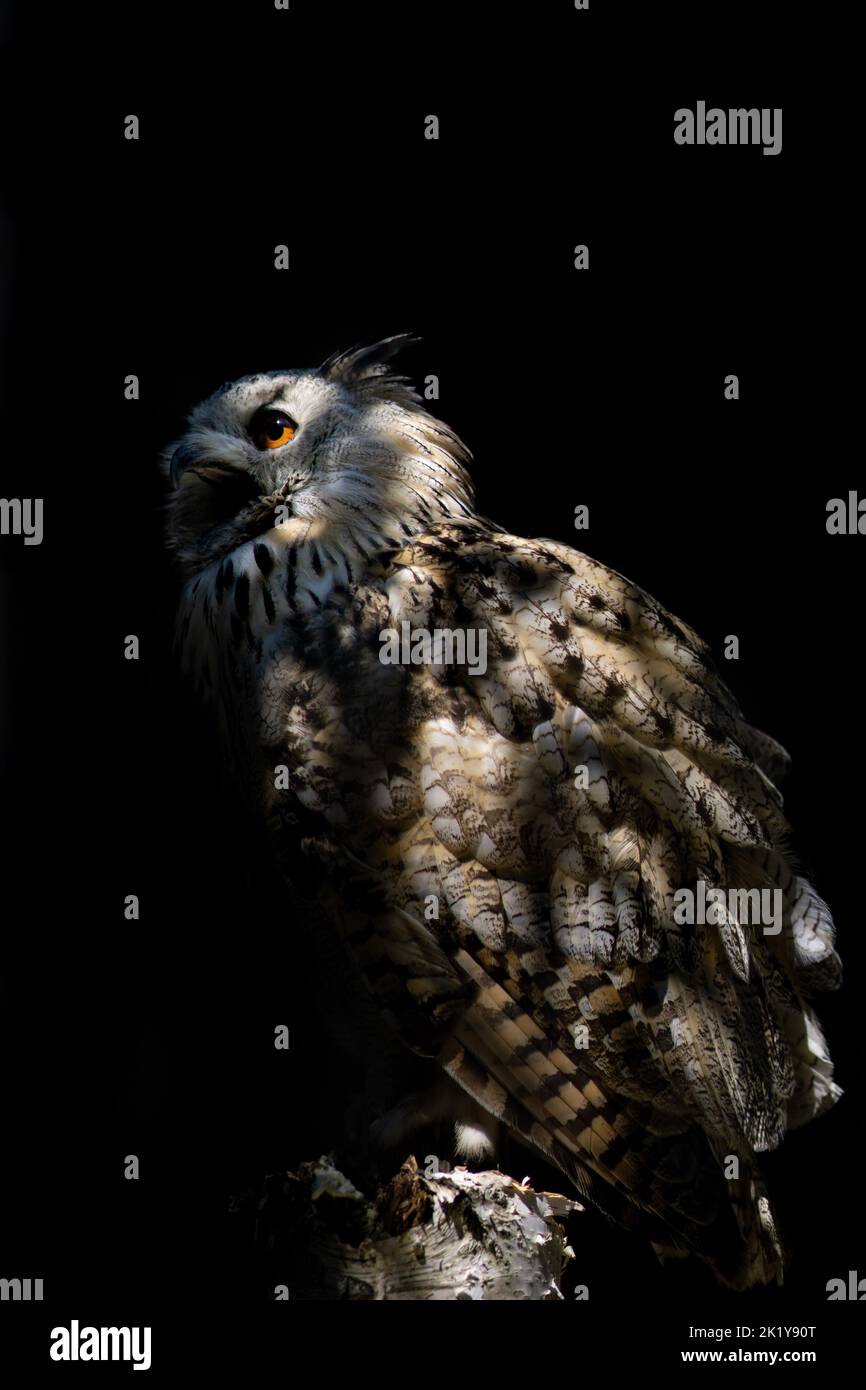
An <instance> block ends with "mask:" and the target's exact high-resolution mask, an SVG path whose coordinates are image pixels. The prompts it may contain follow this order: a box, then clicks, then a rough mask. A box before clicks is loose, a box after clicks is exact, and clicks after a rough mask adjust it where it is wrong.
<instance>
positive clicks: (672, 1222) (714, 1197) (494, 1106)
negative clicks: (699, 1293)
mask: <svg viewBox="0 0 866 1390" xmlns="http://www.w3.org/2000/svg"><path fill="white" fill-rule="evenodd" d="M458 1033H459V1038H456V1037H454V1038H451V1039H450V1040H449V1041H448V1043H446V1045H445V1047H444V1048H443V1049H442V1051H441V1053H440V1055H439V1059H438V1060H439V1062H440V1064H441V1065H442V1066H443V1067H444V1069H445V1071H446V1072H448V1074H449V1075H450V1076H451V1077H452V1078H453V1079H454V1080H455V1081H457V1082H458V1084H459V1085H460V1086H461V1087H463V1089H464V1090H466V1091H468V1092H469V1094H470V1095H471V1096H473V1097H474V1098H475V1100H476V1101H477V1102H478V1103H479V1104H480V1105H481V1106H482V1107H483V1108H484V1109H485V1110H488V1111H489V1112H490V1113H491V1114H493V1115H495V1116H496V1117H497V1118H498V1119H499V1120H501V1121H502V1122H503V1123H504V1124H505V1125H506V1127H507V1128H508V1129H509V1130H510V1131H511V1132H512V1133H513V1134H514V1135H515V1136H516V1137H518V1138H520V1139H522V1140H523V1141H524V1142H525V1143H526V1144H527V1145H528V1146H529V1147H530V1148H536V1149H540V1150H541V1152H542V1153H543V1154H544V1155H545V1156H546V1158H547V1159H548V1161H549V1162H551V1163H553V1164H554V1165H555V1166H556V1167H558V1168H559V1169H560V1170H561V1171H562V1172H563V1173H564V1174H565V1175H566V1177H568V1178H569V1179H570V1180H571V1182H572V1183H573V1184H574V1186H575V1188H576V1189H577V1191H578V1193H579V1194H580V1195H581V1196H582V1197H585V1198H587V1200H588V1201H590V1202H591V1203H592V1204H593V1205H594V1206H596V1207H598V1208H599V1209H600V1210H601V1211H602V1212H604V1214H605V1215H606V1216H608V1217H609V1218H610V1219H611V1220H612V1221H614V1222H615V1223H616V1224H617V1225H619V1226H622V1227H624V1228H625V1229H626V1230H629V1231H632V1232H633V1233H634V1234H637V1235H640V1236H641V1237H643V1238H644V1239H646V1240H647V1241H649V1242H650V1243H651V1244H652V1245H653V1246H654V1248H655V1249H656V1251H657V1253H659V1254H660V1255H662V1256H674V1255H676V1256H685V1255H689V1254H691V1255H697V1256H698V1257H699V1258H700V1259H701V1260H703V1261H704V1262H705V1263H706V1264H708V1265H709V1266H710V1267H711V1268H712V1270H713V1272H714V1273H715V1275H716V1277H717V1278H718V1279H719V1281H720V1282H721V1283H723V1284H727V1285H729V1286H730V1287H732V1288H737V1289H742V1288H746V1287H748V1286H749V1285H751V1284H761V1283H764V1284H766V1283H772V1282H774V1281H778V1282H781V1277H782V1268H783V1254H782V1250H781V1246H780V1243H779V1239H778V1236H777V1233H776V1227H775V1222H774V1220H773V1214H772V1211H771V1209H770V1204H769V1201H768V1199H767V1196H766V1192H765V1190H764V1187H763V1184H762V1182H761V1180H760V1177H759V1176H758V1174H757V1172H756V1170H755V1169H754V1168H753V1167H752V1164H751V1161H750V1160H746V1159H742V1160H739V1172H738V1176H737V1177H736V1178H731V1179H728V1178H726V1177H725V1176H724V1171H723V1162H722V1161H720V1160H719V1159H718V1158H717V1157H716V1156H715V1155H714V1154H713V1153H712V1151H711V1149H710V1146H709V1144H708V1142H707V1140H706V1137H705V1136H704V1134H703V1133H702V1132H701V1131H700V1130H699V1129H697V1128H696V1127H692V1128H690V1129H688V1130H686V1131H685V1132H683V1133H681V1134H679V1135H670V1134H660V1135H653V1134H649V1133H646V1132H639V1131H638V1130H637V1129H635V1131H634V1132H633V1133H632V1134H631V1135H626V1134H623V1135H621V1139H620V1141H618V1143H619V1148H620V1150H621V1152H622V1151H623V1150H627V1151H628V1152H629V1153H630V1154H631V1155H632V1158H631V1160H629V1164H628V1166H629V1168H630V1169H631V1175H632V1182H631V1183H630V1184H626V1182H624V1181H623V1180H622V1178H621V1176H620V1175H619V1174H620V1173H621V1172H622V1169H621V1167H619V1170H618V1172H614V1171H613V1168H612V1167H611V1163H612V1161H613V1151H612V1150H610V1149H607V1151H606V1148H605V1144H604V1143H597V1142H591V1143H590V1144H589V1147H588V1148H587V1149H584V1150H582V1149H580V1146H579V1145H578V1144H576V1143H575V1142H574V1140H573V1139H572V1138H571V1136H569V1135H568V1134H567V1131H565V1130H564V1129H563V1127H562V1125H561V1124H557V1123H555V1122H554V1120H553V1117H552V1116H551V1115H550V1114H549V1113H546V1112H545V1109H544V1106H543V1103H541V1102H539V1099H538V1097H537V1096H534V1095H533V1094H532V1092H531V1091H529V1090H526V1089H525V1088H524V1087H515V1085H514V1079H513V1077H512V1078H509V1077H508V1076H507V1073H504V1072H503V1068H502V1065H501V1063H500V1061H499V1059H498V1058H497V1057H496V1056H495V1055H494V1052H493V1050H492V1049H491V1047H490V1045H489V1038H488V1037H487V1036H486V1033H485V1029H484V1026H483V1024H482V1023H481V1022H480V1021H479V1020H475V1026H473V1022H472V1020H471V1019H470V1018H469V1017H465V1018H464V1019H463V1020H462V1021H461V1024H460V1027H459V1029H458ZM515 1090H516V1091H517V1092H519V1094H515ZM586 1138H587V1140H588V1141H589V1139H590V1135H589V1132H587V1135H586ZM614 1166H615V1167H616V1166H617V1165H614Z"/></svg>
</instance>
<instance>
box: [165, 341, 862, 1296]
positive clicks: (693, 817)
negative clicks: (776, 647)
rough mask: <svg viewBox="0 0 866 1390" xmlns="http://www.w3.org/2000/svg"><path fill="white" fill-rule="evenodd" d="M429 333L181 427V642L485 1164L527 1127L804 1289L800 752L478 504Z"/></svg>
mask: <svg viewBox="0 0 866 1390" xmlns="http://www.w3.org/2000/svg"><path fill="white" fill-rule="evenodd" d="M405 341H406V338H405V337H395V338H390V339H386V340H385V341H384V342H381V343H378V344H376V345H375V346H372V347H362V348H355V349H353V350H351V351H349V352H345V353H338V354H335V355H333V356H332V357H330V358H328V359H327V360H326V361H325V362H324V363H323V364H322V366H321V367H319V368H317V369H309V370H298V371H286V372H273V373H265V374H262V375H258V376H251V377H245V378H243V379H241V380H239V381H237V382H234V383H229V384H227V385H226V386H224V387H223V388H222V389H221V390H219V391H217V392H216V393H215V394H214V395H213V396H212V397H211V398H210V399H209V400H207V401H205V402H204V403H203V404H201V405H199V406H198V407H197V408H196V409H195V410H194V411H193V412H192V414H191V416H190V418H189V422H188V428H187V431H186V433H185V435H184V436H183V438H182V439H181V440H180V441H179V442H178V443H176V444H174V445H172V446H170V448H169V449H168V450H166V453H165V456H164V465H165V470H166V472H167V474H168V475H169V477H170V480H171V484H172V489H171V492H170V495H169V501H168V514H167V525H168V542H169V545H170V548H171V550H172V551H173V552H174V555H175V557H176V559H177V562H178V564H179V566H180V569H181V573H182V583H183V590H182V598H181V610H180V618H179V640H180V641H181V643H182V646H183V651H184V659H185V663H186V665H187V667H188V668H189V670H190V671H191V672H192V674H193V676H194V678H195V680H196V682H197V684H198V685H199V687H200V689H201V691H202V694H203V696H204V697H205V698H206V699H207V700H208V701H209V702H210V704H211V706H212V708H213V709H214V711H215V714H216V717H217V720H218V723H219V727H220V729H221V732H222V735H223V737H224V740H225V748H226V756H227V758H228V759H229V760H230V762H231V764H232V766H233V767H234V769H235V771H236V772H237V774H238V777H239V779H240V781H241V782H242V784H243V787H244V788H245V789H246V791H247V793H248V794H249V797H250V798H251V800H252V802H253V803H254V804H255V805H256V806H257V807H258V808H259V810H260V812H261V813H263V815H264V818H265V820H266V822H267V825H268V827H269V829H270V832H271V834H272V836H273V843H274V845H275V848H276V849H277V852H278V857H279V858H280V859H281V861H282V862H283V863H284V864H285V866H286V872H287V874H288V876H289V878H291V877H292V875H293V873H294V872H295V870H294V869H293V867H292V866H293V865H298V864H306V865H314V866H316V867H317V876H316V878H315V885H316V886H315V893H314V895H315V899H316V908H317V911H318V912H319V914H320V919H321V920H322V921H323V922H324V921H327V923H328V924H329V929H330V930H333V932H334V934H335V938H336V939H338V940H339V942H340V943H341V950H342V949H343V948H345V950H346V952H348V956H349V958H350V959H351V960H352V961H353V962H354V963H355V966H356V967H357V978H358V980H359V982H361V988H362V990H364V991H369V996H368V998H372V999H373V1000H375V1003H376V1005H377V1008H378V1009H379V1010H381V1014H382V1016H383V1017H384V1018H386V1019H387V1020H388V1023H389V1024H390V1025H391V1026H393V1028H394V1029H395V1030H396V1032H397V1034H398V1035H399V1037H400V1038H401V1039H402V1041H403V1042H404V1043H405V1044H406V1046H407V1047H408V1048H409V1049H412V1050H414V1051H415V1052H416V1053H418V1054H420V1055H421V1056H423V1057H426V1058H433V1059H435V1061H436V1063H438V1068H436V1069H435V1070H436V1073H437V1075H443V1074H444V1075H446V1076H447V1077H449V1078H451V1080H450V1081H445V1082H444V1083H443V1084H444V1085H445V1087H446V1088H447V1091H448V1094H449V1095H450V1096H452V1097H453V1103H454V1110H453V1115H454V1119H455V1122H456V1134H457V1141H458V1151H459V1150H460V1146H462V1151H463V1152H464V1153H467V1154H470V1155H471V1156H473V1157H475V1158H477V1157H484V1156H489V1154H490V1152H491V1151H492V1146H493V1144H494V1142H495V1132H496V1126H497V1125H500V1124H501V1125H505V1126H506V1127H507V1131H509V1132H510V1133H511V1134H513V1135H514V1136H516V1137H517V1138H518V1139H519V1140H520V1141H521V1142H523V1143H525V1144H527V1145H529V1146H537V1148H538V1149H540V1150H541V1151H543V1153H544V1154H545V1156H546V1157H547V1159H548V1160H549V1161H551V1162H552V1163H554V1164H555V1165H557V1166H558V1167H559V1168H560V1169H561V1170H562V1171H563V1172H564V1173H565V1174H567V1175H568V1177H569V1178H570V1179H571V1180H572V1181H573V1183H574V1184H575V1185H576V1187H577V1189H578V1191H579V1192H580V1193H581V1194H582V1195H584V1196H585V1197H587V1198H588V1199H589V1200H591V1201H592V1202H593V1203H595V1204H596V1205H597V1206H598V1207H600V1208H601V1209H602V1210H603V1211H604V1212H606V1213H607V1214H608V1215H609V1216H610V1217H611V1218H613V1219H615V1220H617V1221H619V1222H620V1223H622V1224H624V1225H625V1226H627V1227H629V1228H632V1229H634V1230H635V1231H638V1232H641V1233H643V1235H644V1236H645V1237H646V1238H647V1239H649V1240H650V1241H651V1242H652V1244H653V1245H654V1246H655V1248H656V1249H657V1251H658V1252H659V1253H661V1254H663V1255H664V1254H679V1255H685V1254H690V1253H693V1254H696V1255H698V1256H700V1257H701V1258H702V1259H704V1260H705V1261H706V1262H707V1263H708V1264H710V1265H711V1267H712V1268H713V1269H714V1270H715V1272H716V1274H717V1276H718V1277H719V1278H720V1279H721V1280H722V1281H723V1282H725V1283H727V1284H729V1285H732V1286H734V1287H745V1286H747V1285H749V1284H753V1283H760V1282H769V1281H771V1280H773V1279H778V1278H780V1276H781V1271H782V1264H783V1260H782V1254H781V1248H780V1243H779V1239H778V1236H777V1233H776V1229H775V1223H774V1218H773V1212H772V1208H771V1205H770V1202H769V1199H768V1196H767V1194H766V1191H765V1188H764V1185H763V1183H762V1180H761V1176H760V1171H759V1166H758V1165H759V1160H758V1158H757V1157H756V1156H757V1155H760V1154H761V1153H762V1152H764V1151H766V1150H770V1149H773V1148H775V1147H776V1146H777V1145H778V1144H779V1142H780V1141H781V1139H782V1137H783V1135H784V1134H785V1132H786V1131H787V1130H788V1129H790V1128H793V1127H795V1126H797V1125H801V1124H803V1123H804V1122H805V1121H807V1120H810V1119H812V1118H813V1117H814V1116H816V1115H819V1114H821V1113H822V1112H823V1111H825V1110H827V1109H828V1107H830V1106H831V1105H832V1104H833V1103H834V1101H835V1100H836V1098H837V1096H838V1095H839V1089H838V1087H837V1086H836V1084H835V1083H834V1081H833V1078H832V1065H831V1062H830V1058H829V1056H828V1053H827V1048H826V1046H825V1042H824V1039H823V1036H822V1033H821V1029H820V1026H819V1024H818V1022H817V1020H816V1017H815V1014H814V1012H813V1009H812V1005H811V1003H810V999H811V997H812V994H813V992H814V991H816V990H820V989H825V988H832V987H834V986H835V985H837V984H838V981H839V974H840V966H839V960H838V957H837V955H836V953H835V951H834V945H833V943H834V931H833V923H832V918H831V915H830V912H829V910H828V908H827V906H826V905H825V903H824V902H822V900H821V898H820V897H819V896H818V895H817V893H816V892H815V890H814V889H813V888H812V886H811V885H810V884H809V883H808V882H807V881H806V880H805V879H804V878H803V877H801V876H800V875H799V874H798V873H797V871H796V868H795V867H794V866H793V864H792V862H791V860H790V858H789V856H788V854H787V853H786V848H785V845H786V836H787V827H786V822H785V817H784V815H783V811H782V798H781V796H780V794H779V792H778V790H777V785H778V783H779V781H780V778H781V775H782V773H783V772H784V770H785V766H786V763H787V756H786V754H785V752H784V750H783V749H782V748H781V747H780V746H779V745H778V744H777V743H775V742H774V741H773V740H772V739H771V738H770V737H768V736H767V735H766V734H763V733H760V732H759V731H757V730H756V729H754V728H751V727H750V726H749V725H748V724H747V723H746V722H745V721H744V719H743V717H742V715H741V714H740V711H739V709H738V707H737V704H736V702H735V700H734V699H733V697H732V695H731V693H730V692H729V691H728V690H727V688H726V687H725V685H724V684H723V683H722V681H721V680H720V679H719V677H718V675H717V674H716V672H715V670H714V668H713V665H712V662H711V659H710V656H709V653H708V650H707V648H706V646H705V645H704V643H703V642H702V641H701V639H700V638H699V637H698V636H697V635H696V633H695V632H693V631H692V630H691V629H690V628H689V627H688V626H686V624H685V623H683V622H680V621H679V620H678V619H676V618H674V617H672V616H671V614H670V613H668V612H667V611H666V610H665V609H664V608H662V607H661V606H660V605H659V604H658V603H656V601H655V600H654V599H653V598H651V597H650V595H649V594H647V593H645V592H644V591H643V590H642V589H639V588H637V587H636V586H635V585H634V584H632V583H631V582H629V581H628V580H627V579H624V578H623V577H622V576H621V575H620V574H617V573H616V572H615V571H613V570H610V569H608V568H606V567H605V566H604V565H603V564H600V563H599V562H598V561H596V560H593V559H590V558H589V557H588V556H586V555H582V554H580V553H579V552H577V551H575V550H572V549H571V548H570V547H569V546H566V545H561V544H559V543H557V542H554V541H549V540H524V539H521V538H519V537H517V536H513V535H509V534H507V533H506V532H504V531H503V530H502V529H501V528H500V527H498V526H496V525H495V524H494V523H492V522H490V521H489V520H487V519H486V518H485V517H484V516H483V515H482V514H481V513H479V512H478V511H477V510H476V506H475V501H474V496H473V489H472V484H471V482H470V478H469V474H468V471H467V464H468V461H469V457H470V456H469V454H468V451H467V449H466V448H465V446H464V445H463V444H462V443H461V441H460V440H459V439H458V438H457V436H456V435H455V434H454V433H453V432H452V431H451V430H450V429H449V428H447V426H446V425H445V424H443V423H442V422H441V421H439V420H438V419H435V418H434V417H433V416H431V415H430V414H429V413H428V412H427V411H426V410H425V409H424V408H423V407H422V405H421V403H420V400H419V397H418V395H417V394H416V392H415V391H414V390H413V389H412V387H411V385H410V383H409V381H408V380H407V378H406V377H405V376H402V375H400V374H398V373H396V372H395V371H394V370H393V367H392V365H391V363H392V358H393V356H394V354H395V353H396V352H397V350H398V349H399V348H400V347H401V345H402V344H403V343H404V342H405ZM419 632H420V633H427V634H435V633H442V634H448V635H450V636H451V637H452V638H454V636H455V635H460V634H464V635H466V636H467V637H474V638H475V651H476V655H477V654H478V652H479V651H481V650H483V653H484V660H477V661H476V662H475V665H474V666H473V665H472V664H471V663H470V662H469V660H468V659H465V660H461V659H458V658H459V657H460V649H459V644H458V646H457V647H455V648H454V649H453V650H452V651H451V652H450V653H449V652H447V651H446V649H445V647H444V646H443V645H440V646H439V648H438V649H437V647H436V645H435V643H431V644H429V645H428V646H427V647H426V648H425V646H424V643H423V642H422V643H421V644H420V646H419V647H418V648H417V651H418V652H420V657H419V658H418V659H414V658H413V656H412V652H413V651H416V647H415V637H416V635H417V634H418V633H419ZM395 634H400V636H401V642H398V643H397V645H396V647H395V645H394V635H395ZM407 634H408V636H409V641H410V644H411V650H407V646H406V644H402V638H403V637H405V636H406V635H407ZM482 634H483V637H484V642H483V644H482V643H481V640H480V639H481V636H482ZM386 639H387V640H386ZM445 640H446V639H445V638H443V642H444V641H445ZM386 646H387V647H388V650H390V652H391V654H392V657H393V654H394V652H395V651H398V655H397V657H396V658H395V659H388V660H385V659H383V658H384V653H385V650H386ZM425 652H426V655H425ZM455 652H456V655H455ZM399 653H402V656H401V655H400V654H399ZM464 656H465V652H464ZM689 901H691V902H692V903H697V905H698V908H697V909H696V910H695V911H693V912H689V911H688V908H687V904H688V902H689ZM766 902H772V903H775V904H776V905H777V907H778V912H777V914H776V915H774V916H772V917H771V919H770V920H769V921H768V920H767V919H766V918H764V917H762V916H761V915H760V914H758V913H756V911H755V910H754V909H755V905H756V904H758V903H766ZM703 905H706V906H705V910H699V909H700V908H701V907H702V906H703ZM353 968H354V967H353ZM439 1068H441V1072H440V1071H439ZM411 1108H412V1106H411V1103H407V1106H405V1107H404V1109H406V1110H408V1111H411ZM404 1118H405V1115H404Z"/></svg>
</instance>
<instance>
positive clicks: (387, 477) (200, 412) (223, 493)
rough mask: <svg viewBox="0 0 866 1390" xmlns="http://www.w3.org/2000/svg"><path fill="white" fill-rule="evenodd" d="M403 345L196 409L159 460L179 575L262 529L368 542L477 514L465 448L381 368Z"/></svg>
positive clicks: (355, 355)
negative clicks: (166, 482)
mask: <svg viewBox="0 0 866 1390" xmlns="http://www.w3.org/2000/svg"><path fill="white" fill-rule="evenodd" d="M410 341H412V339H411V338H409V336H408V335H406V334H400V335H398V336H396V337H393V338H386V339H384V340H383V341H382V342H379V343H376V344H374V345H373V346H371V347H361V348H353V349H351V350H350V351H348V352H343V353H336V354H334V355H333V356H331V357H329V358H328V359H327V360H326V361H325V362H323V363H322V365H321V366H320V367H317V368H312V369H307V370H300V371H287V372H266V373H263V374H261V375H259V376H249V377H242V378H241V379H240V380H239V381H235V382H229V383H227V384H226V385H225V386H223V387H222V388H221V389H220V390H219V391H217V392H215V393H214V395H212V396H211V397H209V399H208V400H206V401H203V402H202V404H201V405H199V406H197V407H196V408H195V410H193V412H192V414H191V415H190V417H189V420H188V425H187V430H186V433H185V434H184V436H183V437H182V438H181V439H180V440H178V441H176V442H175V443H174V444H172V445H170V446H169V448H168V449H166V450H165V452H164V454H163V466H164V471H165V473H166V475H167V477H168V479H169V481H170V484H171V493H170V496H169V499H168V525H167V539H168V544H169V546H170V548H171V549H172V550H173V551H174V552H175V554H176V555H177V557H178V559H179V560H180V562H181V564H182V566H183V568H184V570H185V572H186V573H187V574H188V575H191V574H194V573H197V572H199V571H201V570H202V569H204V568H206V567H207V566H208V565H210V564H212V563H214V562H215V561H218V560H222V559H223V558H225V556H226V555H228V554H230V553H231V552H232V551H233V550H235V549H236V548H237V547H238V546H240V545H242V544H245V543H246V542H248V541H250V540H251V539H253V538H254V537H256V536H258V535H262V534H264V533H267V532H276V533H277V537H276V538H277V539H282V540H285V541H286V542H288V543H292V542H293V541H296V540H307V539H311V540H319V539H321V540H322V541H324V542H325V544H327V540H328V539H329V538H330V539H331V540H333V541H334V542H335V543H336V544H338V545H339V544H340V543H341V542H342V541H346V540H347V539H349V538H354V539H355V540H356V541H357V542H358V543H359V545H360V544H362V543H363V542H362V538H366V540H367V542H368V543H370V544H372V545H374V546H375V544H376V542H377V541H378V542H380V543H381V542H386V543H387V542H388V541H400V540H402V539H403V538H404V537H406V536H409V535H416V534H418V533H420V532H422V531H423V530H425V529H426V528H427V526H429V525H430V524H432V523H435V522H436V521H438V520H442V519H444V518H445V517H460V516H468V515H472V514H473V498H472V486H471V483H470V481H469V477H468V475H467V472H466V468H465V464H466V462H467V461H468V459H469V452H468V450H467V449H466V447H465V446H464V445H463V444H462V443H461V441H460V440H459V439H458V437H457V436H456V435H455V434H454V432H453V431H452V430H450V429H448V427H447V426H446V425H443V424H442V422H441V421H439V420H437V419H435V418H434V417H433V416H432V415H430V414H429V413H428V412H427V411H426V410H425V409H424V408H423V406H422V405H421V402H420V399H419V397H418V394H417V392H416V391H415V390H414V388H413V387H412V386H411V384H410V383H409V381H408V380H407V378H406V377H403V376H399V375H395V374H394V373H393V371H392V370H391V369H390V367H389V362H390V360H391V358H392V357H393V356H394V354H395V353H396V352H398V351H399V349H400V348H401V347H403V346H404V345H406V344H407V343H408V342H410Z"/></svg>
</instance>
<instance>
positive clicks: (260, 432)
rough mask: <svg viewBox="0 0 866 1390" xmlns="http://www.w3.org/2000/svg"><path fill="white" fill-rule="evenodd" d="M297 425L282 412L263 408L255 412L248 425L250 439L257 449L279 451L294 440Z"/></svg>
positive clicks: (289, 416)
mask: <svg viewBox="0 0 866 1390" xmlns="http://www.w3.org/2000/svg"><path fill="white" fill-rule="evenodd" d="M297 428H298V426H297V424H296V423H295V421H294V420H293V419H292V417H291V415H287V414H286V412H285V411H284V410H273V409H271V408H270V407H268V406H265V407H264V408H263V409H262V410H257V411H256V413H255V415H254V416H253V419H252V423H251V424H250V437H251V438H252V441H253V443H254V444H255V446H256V448H257V449H279V448H280V446H281V445H282V444H288V442H289V440H290V439H294V437H295V432H296V431H297Z"/></svg>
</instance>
